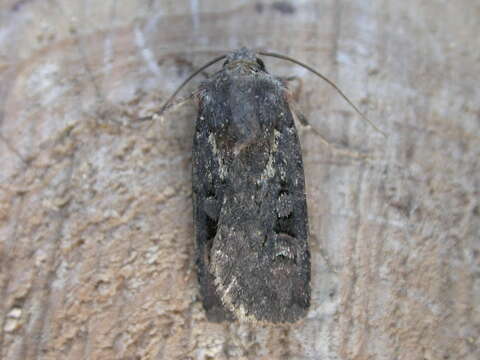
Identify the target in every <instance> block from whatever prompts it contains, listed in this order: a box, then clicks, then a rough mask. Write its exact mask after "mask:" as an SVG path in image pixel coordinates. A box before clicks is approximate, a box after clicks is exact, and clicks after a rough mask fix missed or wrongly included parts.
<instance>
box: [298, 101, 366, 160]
mask: <svg viewBox="0 0 480 360" xmlns="http://www.w3.org/2000/svg"><path fill="white" fill-rule="evenodd" d="M289 105H290V110H291V111H292V114H293V117H294V118H295V119H297V120H298V121H299V122H300V124H301V125H302V126H304V127H306V128H308V129H309V130H311V131H312V132H313V133H314V134H315V135H317V136H318V138H319V139H320V141H321V142H322V143H323V144H324V145H325V146H327V147H328V148H329V149H330V151H332V152H333V153H336V154H338V155H342V156H347V157H351V158H353V159H366V158H370V156H368V155H366V154H362V153H360V152H357V151H350V150H346V149H342V148H339V147H338V146H336V145H334V144H332V143H330V142H329V141H328V140H327V139H325V137H323V136H322V134H320V133H319V132H318V131H317V129H315V128H314V127H313V126H312V125H311V124H310V123H309V122H308V120H307V118H306V117H305V115H303V114H302V113H301V112H300V111H299V110H298V108H297V107H296V105H295V103H294V102H293V101H291V102H290V103H289Z"/></svg>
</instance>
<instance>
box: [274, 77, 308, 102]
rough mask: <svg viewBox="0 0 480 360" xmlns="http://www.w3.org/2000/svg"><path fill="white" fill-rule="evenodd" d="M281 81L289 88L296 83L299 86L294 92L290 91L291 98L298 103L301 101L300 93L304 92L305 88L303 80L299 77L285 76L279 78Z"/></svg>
mask: <svg viewBox="0 0 480 360" xmlns="http://www.w3.org/2000/svg"><path fill="white" fill-rule="evenodd" d="M279 79H280V81H281V82H282V83H283V84H284V85H285V86H286V87H289V85H290V83H291V82H293V81H295V82H296V83H297V85H296V86H295V87H294V88H293V90H290V89H289V93H290V94H289V96H290V97H291V98H292V99H293V100H294V101H298V100H299V99H300V93H301V92H302V88H303V80H302V79H301V78H300V77H298V76H284V77H279Z"/></svg>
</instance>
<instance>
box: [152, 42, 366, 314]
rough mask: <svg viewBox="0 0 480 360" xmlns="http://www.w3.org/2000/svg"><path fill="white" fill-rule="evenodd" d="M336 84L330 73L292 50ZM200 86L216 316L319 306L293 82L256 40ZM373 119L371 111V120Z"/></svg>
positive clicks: (201, 192) (205, 256)
mask: <svg viewBox="0 0 480 360" xmlns="http://www.w3.org/2000/svg"><path fill="white" fill-rule="evenodd" d="M258 54H260V55H265V56H272V57H277V58H281V59H284V60H289V61H293V62H295V63H296V64H298V65H301V66H304V67H306V68H307V69H308V70H310V71H312V72H314V73H315V74H316V75H318V76H320V77H321V78H323V79H324V80H325V81H327V82H328V83H329V84H330V85H332V86H333V87H335V89H337V90H338V91H339V92H340V95H342V96H343V97H344V98H345V99H346V100H347V101H348V102H349V103H350V105H352V106H353V107H354V109H355V110H356V111H357V112H358V110H357V108H356V107H355V106H354V105H353V104H352V103H351V102H350V101H349V100H348V99H347V98H346V96H345V95H344V94H343V93H342V92H341V91H340V90H339V89H338V88H337V87H336V86H335V84H333V83H332V82H331V81H330V80H328V79H326V78H325V77H324V76H323V75H321V74H319V73H318V72H316V71H315V70H313V69H312V68H310V67H308V66H307V65H305V64H303V63H300V62H299V61H297V60H294V59H291V58H288V57H286V56H284V55H279V54H275V53H266V52H259V53H258ZM223 59H225V62H224V64H223V67H222V69H221V70H220V71H218V72H216V73H215V74H214V75H212V76H210V77H209V78H208V79H207V80H205V81H203V82H202V83H201V85H200V87H199V89H198V90H197V91H196V92H195V95H196V97H197V100H198V104H199V105H198V117H197V121H196V126H195V135H194V139H193V154H192V157H193V159H192V164H193V171H192V185H193V216H194V226H195V240H196V267H197V275H198V281H199V283H200V294H201V297H202V301H203V307H204V309H205V311H206V314H207V317H208V319H209V320H210V321H217V322H218V321H225V320H234V319H239V320H247V321H260V322H272V323H283V322H295V321H297V320H299V319H300V318H302V317H303V316H305V314H306V312H307V310H308V308H309V306H310V293H311V289H310V252H309V246H308V237H309V230H308V215H307V202H306V197H305V180H304V171H303V163H302V155H301V148H300V143H299V140H298V136H297V131H296V128H295V123H294V115H293V113H292V111H291V107H290V104H289V92H288V89H287V85H286V81H285V80H282V79H281V78H279V77H276V76H274V75H271V74H269V73H268V72H267V70H266V69H265V65H264V63H263V61H262V60H261V59H260V58H259V57H257V54H256V53H254V52H253V51H251V50H248V49H246V48H242V49H240V50H237V51H234V52H232V53H230V54H227V55H222V56H219V57H217V58H215V59H213V60H212V61H210V62H208V63H207V64H205V65H204V66H202V67H201V68H200V69H199V70H197V71H196V72H194V73H193V74H192V75H191V76H190V77H189V78H188V79H187V80H185V81H184V83H183V84H182V85H181V86H180V87H179V88H178V89H177V91H176V92H175V93H174V94H173V95H172V96H171V97H170V99H168V100H167V102H166V103H165V105H164V106H163V108H162V110H161V112H163V111H164V110H165V109H166V107H167V106H168V105H170V104H171V102H172V100H173V99H174V97H175V96H176V94H177V93H178V92H179V91H180V90H181V89H182V88H183V86H184V85H185V84H186V83H187V82H188V81H190V80H191V79H192V78H193V77H194V76H195V75H197V74H198V73H199V72H201V71H203V70H204V69H206V68H207V67H209V66H210V65H212V64H214V63H216V62H218V61H220V60H223ZM367 121H368V120H367Z"/></svg>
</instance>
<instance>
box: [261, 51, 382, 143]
mask: <svg viewBox="0 0 480 360" xmlns="http://www.w3.org/2000/svg"><path fill="white" fill-rule="evenodd" d="M258 54H260V55H264V56H270V57H275V58H278V59H282V60H287V61H291V62H293V63H295V64H297V65H300V66H302V67H304V68H305V69H307V70H309V71H311V72H312V73H314V74H315V75H317V76H318V77H319V78H321V79H323V80H324V81H325V82H326V83H328V84H329V85H330V86H332V87H333V88H334V89H335V90H337V92H338V93H339V94H340V96H341V97H343V99H344V100H345V101H346V102H347V103H348V104H350V106H351V107H352V108H353V109H354V110H355V112H356V113H357V114H358V115H360V117H361V118H362V119H363V120H364V121H365V122H367V123H368V124H370V126H371V127H373V128H374V129H375V130H376V131H378V132H379V133H381V134H382V135H383V136H385V137H387V134H386V133H385V132H383V131H382V130H380V129H379V128H378V127H377V126H376V125H375V124H374V123H373V122H372V121H370V120H369V119H368V118H367V117H366V116H365V115H363V113H362V112H361V111H360V110H358V108H357V107H356V106H355V105H354V104H353V102H351V101H350V99H349V98H348V97H347V95H345V94H344V93H343V91H342V90H340V88H339V87H338V86H337V85H335V83H334V82H333V81H331V80H330V79H328V78H327V77H326V76H325V75H322V74H320V73H319V72H318V71H316V70H315V69H314V68H312V67H310V66H308V65H307V64H304V63H302V62H301V61H298V60H295V59H293V58H291V57H289V56H286V55H281V54H277V53H271V52H264V51H259V52H258Z"/></svg>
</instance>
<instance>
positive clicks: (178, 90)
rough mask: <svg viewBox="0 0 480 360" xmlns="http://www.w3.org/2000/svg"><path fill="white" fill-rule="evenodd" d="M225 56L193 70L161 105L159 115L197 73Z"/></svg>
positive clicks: (224, 56)
mask: <svg viewBox="0 0 480 360" xmlns="http://www.w3.org/2000/svg"><path fill="white" fill-rule="evenodd" d="M226 57H227V55H221V56H218V57H216V58H215V59H213V60H210V61H209V62H208V63H206V64H205V65H203V66H202V67H200V68H199V69H197V70H195V71H194V72H193V74H192V75H190V76H189V77H188V78H187V79H186V80H185V81H184V82H183V83H182V84H181V85H180V86H179V87H178V88H177V90H175V92H174V93H173V94H172V95H171V96H170V97H169V98H168V100H167V101H165V103H164V104H163V106H162V108H161V109H160V112H159V114H161V113H163V112H164V111H165V109H166V108H167V106H168V105H170V103H171V102H172V100H173V99H175V96H177V94H178V93H179V92H180V90H182V89H183V88H184V86H185V85H187V84H188V82H189V81H190V80H192V79H193V78H194V77H195V76H197V75H198V74H199V73H201V72H202V71H203V70H205V69H206V68H208V67H209V66H211V65H213V64H215V63H216V62H218V61H220V60H222V59H224V58H226Z"/></svg>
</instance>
